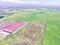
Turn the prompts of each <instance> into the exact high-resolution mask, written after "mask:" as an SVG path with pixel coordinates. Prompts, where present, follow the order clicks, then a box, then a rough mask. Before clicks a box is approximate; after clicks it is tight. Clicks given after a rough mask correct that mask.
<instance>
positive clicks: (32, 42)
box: [13, 23, 45, 45]
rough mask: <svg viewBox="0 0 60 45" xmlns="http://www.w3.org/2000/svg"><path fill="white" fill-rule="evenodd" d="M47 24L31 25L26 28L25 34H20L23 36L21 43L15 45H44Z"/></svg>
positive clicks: (14, 44)
mask: <svg viewBox="0 0 60 45" xmlns="http://www.w3.org/2000/svg"><path fill="white" fill-rule="evenodd" d="M44 31H45V24H36V23H30V24H28V25H27V27H25V31H24V32H20V33H18V35H19V36H21V35H23V38H22V40H21V41H20V42H16V43H13V45H42V39H43V36H44Z"/></svg>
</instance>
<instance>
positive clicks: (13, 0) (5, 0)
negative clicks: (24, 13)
mask: <svg viewBox="0 0 60 45" xmlns="http://www.w3.org/2000/svg"><path fill="white" fill-rule="evenodd" d="M1 1H3V2H19V1H17V0H0V2H1Z"/></svg>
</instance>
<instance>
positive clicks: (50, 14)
mask: <svg viewBox="0 0 60 45" xmlns="http://www.w3.org/2000/svg"><path fill="white" fill-rule="evenodd" d="M1 20H3V21H10V20H13V21H28V22H36V23H40V22H44V23H46V31H45V36H44V39H43V45H60V10H55V9H40V10H36V11H30V12H29V11H23V12H21V11H16V13H15V14H13V15H11V16H10V17H6V18H3V19H1ZM13 37H14V38H16V39H17V38H18V39H17V40H19V37H16V35H13ZM16 39H15V40H16ZM8 40H9V41H8ZM8 40H5V41H2V42H0V45H9V42H11V41H12V40H10V39H8ZM12 42H13V41H12Z"/></svg>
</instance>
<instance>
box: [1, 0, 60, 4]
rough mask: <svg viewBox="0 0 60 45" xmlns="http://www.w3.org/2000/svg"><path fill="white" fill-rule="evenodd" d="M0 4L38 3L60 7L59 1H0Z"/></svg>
mask: <svg viewBox="0 0 60 45" xmlns="http://www.w3.org/2000/svg"><path fill="white" fill-rule="evenodd" d="M0 2H15V3H29V2H32V3H39V4H46V5H60V0H0Z"/></svg>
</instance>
